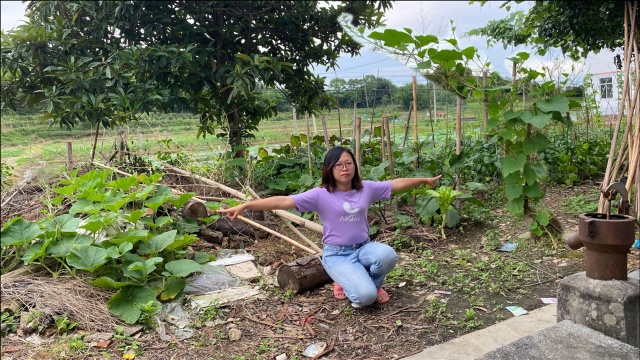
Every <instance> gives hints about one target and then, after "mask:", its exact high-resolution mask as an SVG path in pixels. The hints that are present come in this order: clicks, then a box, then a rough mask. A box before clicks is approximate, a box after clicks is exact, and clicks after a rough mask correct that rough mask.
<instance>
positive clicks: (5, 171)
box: [0, 162, 14, 192]
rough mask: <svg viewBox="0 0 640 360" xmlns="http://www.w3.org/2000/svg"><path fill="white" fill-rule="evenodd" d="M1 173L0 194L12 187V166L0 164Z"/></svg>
mask: <svg viewBox="0 0 640 360" xmlns="http://www.w3.org/2000/svg"><path fill="white" fill-rule="evenodd" d="M1 166H2V172H1V173H0V192H4V191H5V190H6V189H8V188H9V187H10V186H11V185H13V175H14V174H13V166H11V165H8V164H5V163H4V162H3V163H2V164H1Z"/></svg>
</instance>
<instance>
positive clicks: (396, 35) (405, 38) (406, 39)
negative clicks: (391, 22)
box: [369, 29, 414, 47]
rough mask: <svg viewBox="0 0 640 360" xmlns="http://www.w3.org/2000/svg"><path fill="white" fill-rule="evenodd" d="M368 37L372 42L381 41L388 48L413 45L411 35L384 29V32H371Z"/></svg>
mask: <svg viewBox="0 0 640 360" xmlns="http://www.w3.org/2000/svg"><path fill="white" fill-rule="evenodd" d="M369 37H370V38H371V39H374V40H380V41H383V42H384V45H385V46H390V47H397V46H399V45H402V44H412V43H414V40H413V37H412V36H411V35H409V34H407V33H406V32H402V31H399V30H395V29H385V30H384V32H379V31H373V32H372V33H371V34H369Z"/></svg>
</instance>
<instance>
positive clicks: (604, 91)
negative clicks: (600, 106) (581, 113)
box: [600, 77, 613, 99]
mask: <svg viewBox="0 0 640 360" xmlns="http://www.w3.org/2000/svg"><path fill="white" fill-rule="evenodd" d="M612 97H613V78H612V77H606V78H600V98H601V99H611V98H612Z"/></svg>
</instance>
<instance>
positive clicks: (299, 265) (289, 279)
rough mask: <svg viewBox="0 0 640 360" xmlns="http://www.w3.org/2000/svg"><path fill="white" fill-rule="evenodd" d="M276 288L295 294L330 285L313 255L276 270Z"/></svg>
mask: <svg viewBox="0 0 640 360" xmlns="http://www.w3.org/2000/svg"><path fill="white" fill-rule="evenodd" d="M277 279H278V286H279V287H280V289H282V290H284V291H286V290H291V291H293V292H294V293H295V294H299V293H302V292H305V291H307V290H311V289H314V288H316V287H318V286H321V285H324V284H327V283H330V282H331V281H333V280H331V277H329V274H327V272H326V271H325V270H324V267H323V266H322V262H320V258H318V257H317V256H315V255H311V256H306V257H303V258H299V259H296V260H294V261H292V262H290V263H288V264H286V265H282V266H281V267H280V269H278V276H277Z"/></svg>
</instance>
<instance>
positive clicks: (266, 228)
mask: <svg viewBox="0 0 640 360" xmlns="http://www.w3.org/2000/svg"><path fill="white" fill-rule="evenodd" d="M237 219H239V220H241V221H244V222H246V223H247V224H249V225H252V226H255V227H257V228H258V229H262V230H264V231H266V232H268V233H270V234H273V235H276V236H278V237H279V238H281V239H282V240H284V241H286V242H288V243H290V244H291V245H293V246H296V247H298V248H300V249H302V250H304V251H306V252H308V253H310V254H312V255H314V254H316V253H317V251H315V250H311V249H309V248H308V247H306V246H304V245H302V244H300V243H298V242H297V241H295V240H293V239H291V238H290V237H287V236H285V235H282V234H280V233H279V232H276V231H273V230H271V229H269V228H268V227H266V226H262V225H260V224H258V223H257V222H255V221H251V220H249V219H247V218H246V217H244V216H242V215H238V217H237Z"/></svg>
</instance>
